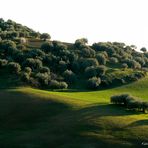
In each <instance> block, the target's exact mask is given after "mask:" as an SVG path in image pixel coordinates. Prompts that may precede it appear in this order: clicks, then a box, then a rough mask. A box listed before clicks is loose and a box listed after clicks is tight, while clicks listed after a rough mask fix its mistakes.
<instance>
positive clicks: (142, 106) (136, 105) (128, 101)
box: [110, 94, 148, 113]
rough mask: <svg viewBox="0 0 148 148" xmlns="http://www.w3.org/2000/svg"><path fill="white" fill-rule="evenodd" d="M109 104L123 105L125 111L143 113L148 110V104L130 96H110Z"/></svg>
mask: <svg viewBox="0 0 148 148" xmlns="http://www.w3.org/2000/svg"><path fill="white" fill-rule="evenodd" d="M110 99H111V103H113V104H123V105H124V106H125V107H126V108H127V109H130V110H139V111H143V112H144V113H145V112H146V111H147V110H148V102H143V101H141V100H140V99H139V98H136V97H133V96H130V95H129V94H121V95H114V96H111V98H110Z"/></svg>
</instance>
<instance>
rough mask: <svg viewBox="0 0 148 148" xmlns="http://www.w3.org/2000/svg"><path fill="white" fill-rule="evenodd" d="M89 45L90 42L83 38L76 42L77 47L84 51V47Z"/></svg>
mask: <svg viewBox="0 0 148 148" xmlns="http://www.w3.org/2000/svg"><path fill="white" fill-rule="evenodd" d="M87 43H88V40H87V39H86V38H81V39H77V40H76V41H75V44H74V45H75V47H76V48H78V49H82V48H83V47H85V45H86V44H87Z"/></svg>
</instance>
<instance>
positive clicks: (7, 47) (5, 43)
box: [0, 40, 16, 55]
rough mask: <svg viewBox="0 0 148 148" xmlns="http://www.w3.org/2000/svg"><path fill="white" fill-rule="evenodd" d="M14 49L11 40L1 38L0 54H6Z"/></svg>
mask: <svg viewBox="0 0 148 148" xmlns="http://www.w3.org/2000/svg"><path fill="white" fill-rule="evenodd" d="M15 49H16V44H15V43H14V42H13V41H11V40H2V41H1V42H0V54H4V55H8V54H11V53H12V52H13V51H14V50H15Z"/></svg>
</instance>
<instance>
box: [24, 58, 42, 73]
mask: <svg viewBox="0 0 148 148" xmlns="http://www.w3.org/2000/svg"><path fill="white" fill-rule="evenodd" d="M23 66H24V67H30V68H31V69H32V70H33V71H34V70H37V69H40V68H41V67H42V61H41V60H39V59H33V58H28V59H26V60H25V61H24V63H23Z"/></svg>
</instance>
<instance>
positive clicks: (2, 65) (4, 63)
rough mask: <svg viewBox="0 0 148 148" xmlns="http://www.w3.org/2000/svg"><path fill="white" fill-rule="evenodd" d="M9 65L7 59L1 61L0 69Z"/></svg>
mask: <svg viewBox="0 0 148 148" xmlns="http://www.w3.org/2000/svg"><path fill="white" fill-rule="evenodd" d="M7 63H8V61H7V60H5V59H0V67H4V66H6V65H7Z"/></svg>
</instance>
